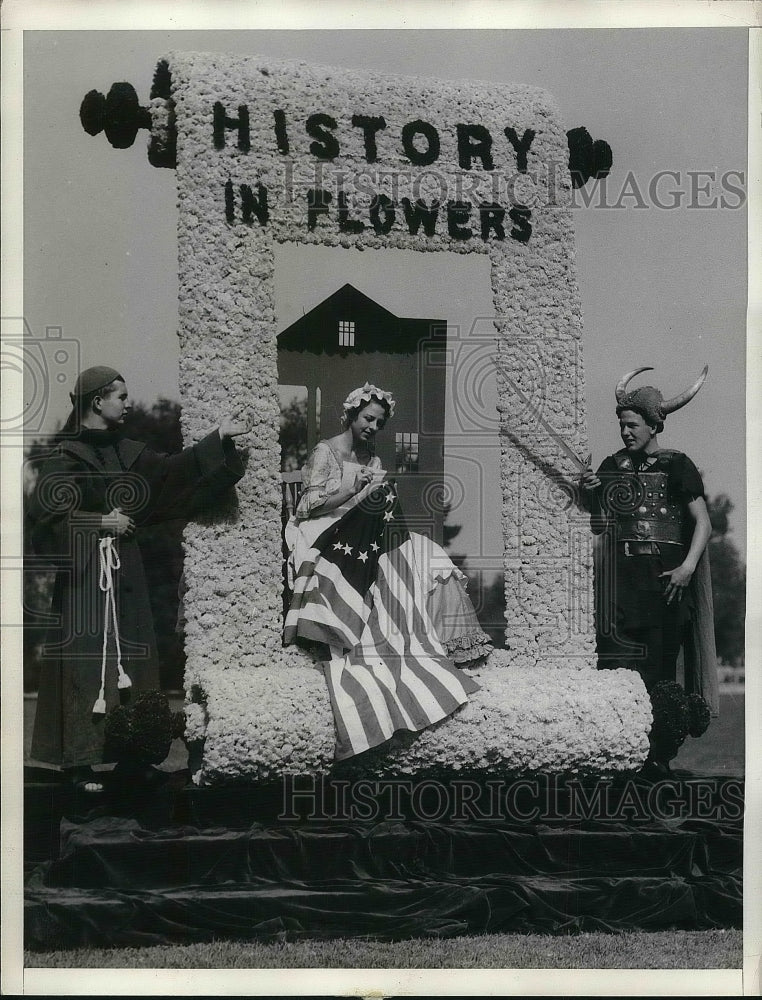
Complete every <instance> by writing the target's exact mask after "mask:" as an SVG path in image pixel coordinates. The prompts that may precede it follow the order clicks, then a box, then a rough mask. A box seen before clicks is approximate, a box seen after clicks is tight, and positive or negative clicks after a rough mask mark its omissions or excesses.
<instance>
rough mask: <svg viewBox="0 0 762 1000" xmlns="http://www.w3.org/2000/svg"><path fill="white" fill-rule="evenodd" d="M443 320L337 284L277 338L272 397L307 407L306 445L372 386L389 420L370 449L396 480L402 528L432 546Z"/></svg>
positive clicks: (440, 456) (437, 535) (437, 513)
mask: <svg viewBox="0 0 762 1000" xmlns="http://www.w3.org/2000/svg"><path fill="white" fill-rule="evenodd" d="M446 347H447V321H446V320H443V319H411V318H408V317H403V316H395V314H394V313H392V312H390V311H389V310H388V309H385V308H384V307H383V306H381V305H379V303H378V302H375V301H374V300H373V299H371V298H369V297H368V296H367V295H364V294H363V293H362V292H361V291H359V290H358V289H357V288H355V287H354V286H353V285H350V284H346V285H344V286H343V287H341V288H339V289H338V291H336V292H334V293H333V295H329V296H328V298H327V299H324V300H323V301H322V302H321V303H319V304H318V305H317V306H315V307H314V309H311V310H310V311H309V312H308V313H306V314H305V315H304V316H301V317H300V318H299V319H298V320H296V322H295V323H292V324H291V325H290V326H289V327H287V328H286V329H285V330H283V331H282V333H281V334H280V335H279V336H278V376H279V382H280V385H281V398H282V399H285V398H288V396H289V392H288V389H289V388H293V396H296V397H297V398H299V397H301V398H302V399H304V400H305V401H306V411H307V412H306V427H305V429H304V434H305V435H306V446H307V449H308V450H309V449H311V448H313V447H314V445H315V443H316V442H317V441H318V440H320V439H321V438H326V437H332V436H333V435H334V434H337V433H338V432H339V430H340V419H341V414H342V406H341V404H342V402H343V401H344V399H346V397H347V395H348V394H349V392H351V390H352V389H354V388H356V387H357V386H360V385H363V384H364V383H365V382H371V383H373V384H375V385H377V386H379V387H380V388H382V389H386V390H388V391H389V392H391V393H392V395H393V396H394V399H395V401H396V408H395V413H394V418H393V419H392V420H391V421H390V422H389V424H388V425H387V427H386V428H385V429H384V430H383V431H382V432H381V433H380V434H379V435H378V436H377V438H376V453H377V454H378V456H379V458H380V459H381V462H382V464H383V467H384V468H385V469H386V470H387V471H388V473H389V476H390V477H393V478H395V479H396V481H397V484H398V488H399V495H400V500H401V502H402V505H403V510H404V512H405V515H406V518H407V521H408V524H409V526H410V528H411V529H412V528H414V529H415V530H417V531H422V532H424V533H426V534H428V535H429V536H430V537H432V538H434V539H435V540H437V541H440V542H441V539H442V521H443V512H442V481H443V475H444V432H445V392H446V376H447V358H446Z"/></svg>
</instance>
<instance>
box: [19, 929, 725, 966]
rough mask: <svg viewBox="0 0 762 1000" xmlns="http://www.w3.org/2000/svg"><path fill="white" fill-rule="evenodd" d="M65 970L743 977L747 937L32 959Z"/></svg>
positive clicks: (349, 942)
mask: <svg viewBox="0 0 762 1000" xmlns="http://www.w3.org/2000/svg"><path fill="white" fill-rule="evenodd" d="M24 965H25V967H26V968H32V969H35V968H58V969H70V968H75V967H76V968H80V969H99V968H100V969H111V968H129V969H740V968H741V965H742V948H741V931H740V930H713V931H658V932H654V933H650V934H649V933H646V932H644V931H628V932H626V933H622V934H577V935H574V936H573V937H558V936H551V935H546V934H478V935H474V936H473V937H457V938H447V939H444V940H430V939H421V938H415V939H413V940H409V941H393V942H389V941H369V940H364V939H363V940H358V939H346V940H342V939H335V940H333V941H309V940H305V941H295V942H273V943H260V942H257V941H253V942H250V943H249V942H245V943H242V942H227V941H215V942H213V943H210V944H192V945H182V946H179V945H178V946H167V947H156V948H122V949H116V948H110V949H105V948H104V949H89V948H88V949H82V950H79V951H54V952H50V953H41V952H28V953H26V955H25V961H24Z"/></svg>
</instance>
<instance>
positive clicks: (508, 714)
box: [186, 650, 652, 784]
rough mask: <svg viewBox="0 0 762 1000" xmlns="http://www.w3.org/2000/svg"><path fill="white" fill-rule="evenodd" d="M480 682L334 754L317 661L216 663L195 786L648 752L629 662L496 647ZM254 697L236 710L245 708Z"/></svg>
mask: <svg viewBox="0 0 762 1000" xmlns="http://www.w3.org/2000/svg"><path fill="white" fill-rule="evenodd" d="M470 673H471V675H472V676H473V677H474V679H475V680H476V681H477V683H478V684H479V685H480V690H479V691H477V692H476V693H475V694H473V695H472V696H471V697H470V700H469V702H468V703H467V704H466V705H464V706H463V708H462V709H460V710H459V711H457V712H456V713H455V714H454V715H452V716H450V717H449V718H448V719H445V720H444V721H443V722H441V723H439V724H437V725H435V726H432V727H431V728H429V729H426V730H424V731H423V732H420V733H401V734H398V735H397V736H396V737H395V739H394V740H392V741H391V742H390V743H388V744H385V745H384V746H383V747H378V748H376V749H374V750H371V751H369V752H367V753H365V754H361V755H359V756H357V757H354V758H352V759H351V760H350V761H345V762H342V763H341V764H340V765H336V764H335V763H334V759H333V751H334V728H333V718H332V714H331V706H330V702H329V699H328V692H327V689H326V685H325V681H324V679H323V674H322V670H321V668H320V665H319V663H317V662H316V661H314V660H312V659H311V658H310V657H309V656H308V655H306V654H304V653H301V652H298V651H292V650H284V651H283V652H282V654H281V655H280V656H279V658H278V663H276V664H273V666H272V667H271V668H268V667H262V668H260V669H258V670H253V671H252V670H243V669H240V668H237V667H235V666H229V667H228V668H226V669H221V670H220V671H219V673H218V674H217V678H216V681H217V682H216V683H215V685H214V690H213V692H208V693H207V694H206V698H205V701H204V703H203V704H202V703H200V702H199V703H194V704H190V705H188V706H187V707H186V716H187V731H186V736H187V738H188V739H191V740H200V739H203V740H204V752H203V766H202V767H201V769H200V770H198V771H196V772H195V773H194V775H193V778H194V781H195V782H196V783H203V784H216V783H225V782H230V781H242V780H245V781H253V782H265V781H272V780H273V779H276V778H278V777H280V776H281V775H284V774H289V775H294V774H313V775H319V774H327V773H329V772H330V771H332V770H333V769H334V768H336V767H340V768H341V770H342V772H343V773H346V772H347V771H348V770H349V771H352V772H356V773H362V774H364V775H373V776H396V775H406V776H416V775H425V774H429V773H432V772H437V771H441V770H442V769H446V770H448V771H450V770H452V771H456V772H457V771H460V770H463V771H468V772H469V773H473V772H474V771H479V770H483V771H484V773H485V775H487V774H489V775H492V776H495V775H514V774H531V773H533V772H544V773H554V774H573V773H582V772H585V773H598V774H605V773H611V772H622V771H630V770H636V769H638V768H639V767H640V766H641V765H642V764H643V763H644V762H645V760H646V757H647V755H648V748H649V744H648V732H649V730H650V727H651V721H652V717H651V703H650V699H649V697H648V694H647V692H646V689H645V687H644V686H643V682H642V681H641V679H640V676H639V675H638V674H637V673H635V672H634V671H631V670H625V669H619V670H606V671H600V672H599V671H596V670H578V669H576V668H570V669H568V670H567V669H563V668H555V667H553V668H548V667H542V666H538V667H536V668H535V669H532V670H528V669H526V668H523V667H522V668H519V667H512V666H511V665H510V654H509V653H507V652H506V651H503V650H496V651H495V652H493V653H492V654H491V656H490V657H489V659H488V660H487V662H486V664H485V665H484V666H483V667H481V668H479V669H478V670H474V671H470ZM244 704H246V705H251V706H256V707H255V708H254V709H253V710H252V711H247V712H245V713H244V712H242V711H241V706H242V705H244Z"/></svg>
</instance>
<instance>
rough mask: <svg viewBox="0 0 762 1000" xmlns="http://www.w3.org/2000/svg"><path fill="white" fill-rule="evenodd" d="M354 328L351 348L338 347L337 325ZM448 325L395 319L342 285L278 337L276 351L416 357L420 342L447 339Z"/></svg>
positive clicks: (362, 295) (356, 290) (368, 299)
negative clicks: (343, 322) (277, 349)
mask: <svg viewBox="0 0 762 1000" xmlns="http://www.w3.org/2000/svg"><path fill="white" fill-rule="evenodd" d="M342 320H344V321H349V322H353V323H354V324H355V326H354V345H353V346H352V347H345V346H341V345H340V344H339V322H340V321H342ZM446 336H447V321H446V320H443V319H417V318H409V317H404V316H395V315H394V313H392V312H390V311H389V310H388V309H385V308H384V307H383V306H382V305H379V303H378V302H376V301H374V300H373V299H371V298H370V297H369V296H368V295H365V294H364V293H363V292H361V291H360V290H359V289H357V288H355V287H354V285H350V284H349V283H347V284H346V285H342V287H341V288H339V289H338V290H337V291H335V292H334V293H333V294H332V295H329V296H328V298H326V299H323V301H322V302H320V303H318V305H316V306H315V307H314V308H313V309H310V311H309V312H308V313H305V314H304V316H300V317H299V319H298V320H296V322H294V323H292V324H291V325H290V326H288V327H286V329H285V330H283V332H282V333H281V334H280V335H279V336H278V348H279V349H280V350H286V351H311V352H313V353H315V354H339V355H346V354H349V353H353V354H357V353H369V352H374V351H378V352H381V353H384V354H415V353H416V352H417V351H418V349H419V345H420V342H421V341H422V340H427V341H430V340H432V339H442V340H444V339H446Z"/></svg>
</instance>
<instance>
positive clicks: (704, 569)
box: [591, 449, 717, 711]
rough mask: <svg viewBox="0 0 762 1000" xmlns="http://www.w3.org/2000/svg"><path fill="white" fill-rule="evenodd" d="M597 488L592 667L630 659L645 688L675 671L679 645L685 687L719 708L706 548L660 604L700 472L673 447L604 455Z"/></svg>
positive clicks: (683, 549) (682, 549)
mask: <svg viewBox="0 0 762 1000" xmlns="http://www.w3.org/2000/svg"><path fill="white" fill-rule="evenodd" d="M597 475H598V478H599V479H600V480H601V487H600V488H599V489H598V490H596V491H595V492H594V494H593V503H592V511H591V518H592V525H593V528H594V529H595V528H597V529H599V530H600V528H601V527H604V526H605V531H604V533H603V536H602V538H601V540H600V544H599V552H598V556H599V557H598V559H597V572H596V636H597V648H598V665H599V667H602V668H606V667H620V666H623V667H629V668H631V669H635V670H637V671H638V672H639V673H640V674H641V676H642V677H643V681H644V683H645V685H646V688H647V689H648V690H651V689H652V688H653V686H654V685H655V684H656V683H658V682H659V681H662V680H673V681H674V680H675V679H676V674H677V663H678V654H679V653H680V650H681V647H682V649H683V652H684V659H685V677H684V683H685V688H686V690H687V691H697V692H698V693H700V694H703V696H704V697H705V698H706V699H707V701H708V702H709V704H710V707H711V708H712V709H713V711H716V703H717V693H716V660H715V654H714V636H713V632H712V603H711V583H710V580H709V563H708V557H707V555H706V552H704V554H703V555H702V557H701V560H700V561H699V564H698V566H697V568H696V572H695V573H694V575H693V578H692V580H691V584H690V586H689V587H688V588H687V590H686V592H685V593H684V595H683V598H682V600H678V599H677V598H676V597H675V598H673V600H672V602H671V603H669V604H668V603H667V601H666V598H665V596H664V591H665V587H666V585H667V582H668V577H662V575H661V574H662V573H665V572H668V571H669V570H673V569H675V568H676V567H678V566H680V565H681V564H682V562H683V561H684V559H685V557H686V554H687V552H688V549H689V548H690V543H691V538H692V535H693V529H694V521H693V518H692V517H691V515H690V512H689V510H688V505H689V504H690V503H691V501H693V500H695V499H697V498H698V497H703V496H704V485H703V482H702V480H701V475H700V473H699V471H698V470H697V468H696V466H695V465H694V464H693V462H692V461H691V460H690V459H689V458H688V456H687V455H684V454H683V453H682V452H679V451H671V450H666V449H662V450H660V451H658V452H655V453H653V454H651V455H649V454H645V453H640V454H636V455H630V453H629V452H628V451H627V450H626V449H622V450H621V451H618V452H617V453H616V454H615V455H611V456H609V457H608V458H606V459H604V461H603V463H602V464H601V466H600V468H599V469H598V473H597Z"/></svg>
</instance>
